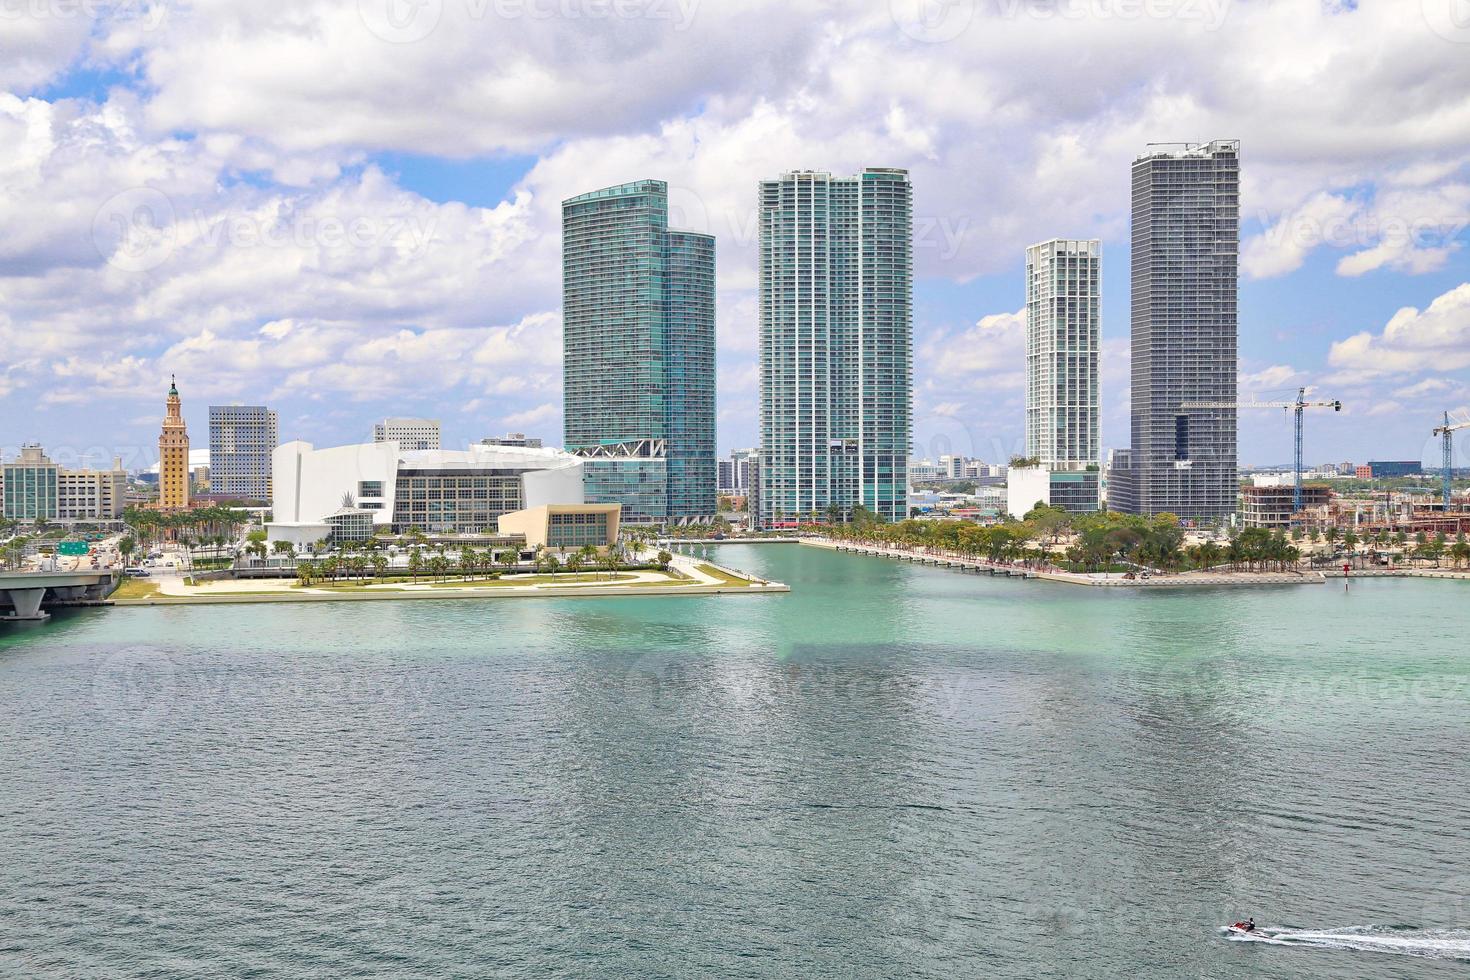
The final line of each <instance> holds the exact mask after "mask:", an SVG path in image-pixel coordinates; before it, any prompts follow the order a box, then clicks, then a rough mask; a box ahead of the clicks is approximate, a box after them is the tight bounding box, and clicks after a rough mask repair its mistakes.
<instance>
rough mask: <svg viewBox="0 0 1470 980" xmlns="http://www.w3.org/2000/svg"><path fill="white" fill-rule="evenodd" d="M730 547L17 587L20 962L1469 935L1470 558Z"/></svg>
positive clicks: (2, 695) (518, 958)
mask: <svg viewBox="0 0 1470 980" xmlns="http://www.w3.org/2000/svg"><path fill="white" fill-rule="evenodd" d="M720 558H721V560H723V561H725V562H727V563H730V564H735V565H739V566H743V567H747V568H751V569H752V570H755V571H758V572H760V573H761V574H763V575H767V576H769V577H772V578H776V579H779V580H782V581H786V582H789V583H790V584H791V585H792V587H793V589H794V590H795V591H793V592H792V593H791V594H790V595H784V596H748V597H702V598H696V597H684V598H650V599H638V598H625V599H609V600H573V599H565V600H550V599H546V600H542V599H535V600H514V601H512V600H498V601H496V600H492V601H478V602H476V601H444V602H403V603H385V602H374V603H362V604H355V603H334V604H303V605H299V606H290V605H271V606H209V607H193V608H182V607H153V608H129V609H115V610H107V611H92V612H87V613H83V614H75V615H70V616H67V617H64V618H58V620H57V621H55V622H53V623H50V624H46V625H45V626H43V627H40V628H21V627H3V628H0V629H4V632H0V705H3V715H0V972H3V973H4V974H6V975H14V976H77V977H93V976H106V977H175V976H252V977H283V978H285V977H292V978H294V977H340V976H368V977H399V976H408V977H420V976H421V977H434V976H487V975H510V976H555V975H561V976H606V977H626V976H638V977H645V976H646V977H687V976H693V975H711V976H731V977H746V976H790V975H803V976H832V977H851V976H859V977H866V976H872V977H887V976H932V977H946V978H951V977H956V976H1002V977H1077V976H1089V977H1091V976H1126V977H1145V978H1153V977H1158V978H1166V977H1167V978H1175V977H1282V978H1286V977H1308V978H1311V977H1344V976H1351V977H1446V976H1463V975H1464V971H1465V969H1466V967H1467V959H1456V957H1466V958H1470V931H1467V930H1470V806H1467V802H1466V791H1467V789H1470V761H1467V760H1470V752H1467V749H1470V653H1467V651H1466V643H1465V636H1466V627H1467V626H1470V602H1467V599H1470V583H1462V582H1438V581H1387V580H1377V581H1363V582H1355V583H1352V584H1351V585H1350V586H1349V587H1348V588H1347V589H1346V590H1344V588H1343V587H1342V585H1341V583H1338V584H1336V585H1329V586H1315V587H1299V588H1294V589H1285V590H1282V589H1245V590H1220V591H1212V592H1196V593H1172V594H1163V593H1146V594H1138V593H1132V592H1124V593H1119V592H1114V591H1111V590H1092V589H1080V588H1074V587H1066V586H1057V585H1050V584H1045V583H1035V582H1030V583H1026V582H1013V581H1009V580H996V579H990V578H988V577H975V576H965V575H961V574H958V573H954V572H949V571H940V570H936V569H924V568H916V567H914V566H911V565H903V564H896V563H891V562H887V561H884V560H881V559H870V558H860V557H854V556H849V555H837V554H831V553H826V552H822V551H818V550H815V549H808V548H801V547H796V546H786V545H781V546H765V547H752V546H746V547H734V546H732V547H727V548H725V549H723V551H722V553H721V555H720ZM1245 915H1254V916H1255V917H1256V918H1257V920H1258V921H1261V922H1263V923H1267V924H1270V925H1272V926H1280V927H1286V928H1287V929H1288V931H1287V932H1284V933H1282V934H1281V936H1280V940H1279V941H1277V942H1234V941H1229V940H1227V939H1226V938H1225V937H1223V936H1222V935H1221V934H1220V933H1219V929H1218V927H1219V926H1220V925H1222V924H1224V923H1226V922H1229V921H1232V920H1233V919H1235V918H1239V917H1242V916H1245Z"/></svg>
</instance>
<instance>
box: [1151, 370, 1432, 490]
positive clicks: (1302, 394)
mask: <svg viewBox="0 0 1470 980" xmlns="http://www.w3.org/2000/svg"><path fill="white" fill-rule="evenodd" d="M1179 407H1180V408H1181V409H1194V408H1228V409H1231V410H1234V409H1238V408H1284V409H1287V410H1289V411H1293V412H1295V413H1296V453H1295V456H1294V458H1293V461H1292V462H1293V469H1294V471H1295V473H1296V491H1295V493H1293V494H1292V511H1293V513H1296V512H1300V511H1301V509H1302V409H1305V408H1330V409H1332V410H1333V411H1334V412H1340V411H1342V402H1340V401H1336V400H1333V401H1322V402H1309V401H1307V389H1305V388H1298V389H1297V390H1296V401H1294V402H1183V403H1181V404H1180V406H1179ZM1446 438H1448V436H1446Z"/></svg>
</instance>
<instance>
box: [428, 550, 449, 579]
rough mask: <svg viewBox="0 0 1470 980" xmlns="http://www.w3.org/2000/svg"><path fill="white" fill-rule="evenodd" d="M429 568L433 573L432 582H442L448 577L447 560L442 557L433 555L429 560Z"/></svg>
mask: <svg viewBox="0 0 1470 980" xmlns="http://www.w3.org/2000/svg"><path fill="white" fill-rule="evenodd" d="M429 568H430V570H432V571H433V573H434V580H435V581H436V582H437V581H443V580H444V579H445V578H446V577H448V575H449V559H448V558H445V557H444V556H443V555H435V556H434V557H433V558H430V559H429Z"/></svg>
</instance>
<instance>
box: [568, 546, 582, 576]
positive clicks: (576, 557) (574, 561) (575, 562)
mask: <svg viewBox="0 0 1470 980" xmlns="http://www.w3.org/2000/svg"><path fill="white" fill-rule="evenodd" d="M581 568H582V553H581V552H580V551H574V552H572V553H571V554H570V555H567V571H569V572H571V573H572V574H573V575H576V574H577V572H578V571H580V570H581Z"/></svg>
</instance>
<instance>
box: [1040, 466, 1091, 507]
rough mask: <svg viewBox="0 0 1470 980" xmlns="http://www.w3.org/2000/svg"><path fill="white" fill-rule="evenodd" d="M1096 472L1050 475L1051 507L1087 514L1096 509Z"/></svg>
mask: <svg viewBox="0 0 1470 980" xmlns="http://www.w3.org/2000/svg"><path fill="white" fill-rule="evenodd" d="M1099 475H1100V474H1099V473H1098V472H1097V471H1096V470H1092V471H1082V472H1077V473H1071V472H1068V473H1052V474H1051V476H1050V480H1051V487H1050V491H1051V505H1052V506H1053V507H1060V508H1062V509H1063V510H1067V511H1071V512H1072V513H1087V512H1089V511H1094V510H1097V508H1098V477H1099Z"/></svg>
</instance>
